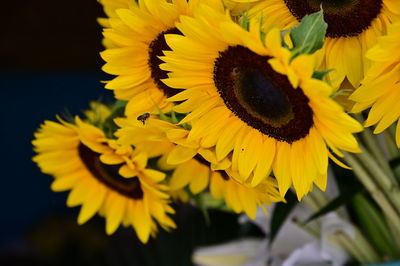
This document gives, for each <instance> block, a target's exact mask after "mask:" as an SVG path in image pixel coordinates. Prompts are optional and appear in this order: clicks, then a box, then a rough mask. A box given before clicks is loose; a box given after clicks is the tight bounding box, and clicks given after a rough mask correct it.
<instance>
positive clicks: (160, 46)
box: [148, 28, 182, 97]
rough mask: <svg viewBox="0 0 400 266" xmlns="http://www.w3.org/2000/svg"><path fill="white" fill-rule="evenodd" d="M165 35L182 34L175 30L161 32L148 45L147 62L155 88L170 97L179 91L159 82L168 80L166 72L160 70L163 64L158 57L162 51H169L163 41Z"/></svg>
mask: <svg viewBox="0 0 400 266" xmlns="http://www.w3.org/2000/svg"><path fill="white" fill-rule="evenodd" d="M165 34H179V35H182V33H181V32H180V31H179V30H178V29H177V28H172V29H169V30H166V31H163V32H161V33H160V34H159V35H158V36H157V38H155V39H154V40H153V41H152V42H151V43H150V45H149V61H148V65H149V66H150V69H151V77H152V78H153V80H154V82H155V83H156V85H157V87H158V88H159V89H160V90H161V91H162V92H163V93H164V95H165V96H167V97H171V96H174V95H175V94H177V93H178V92H179V91H178V90H176V89H173V88H170V87H168V86H167V85H165V84H164V83H163V82H162V81H161V80H162V79H166V78H168V74H167V73H168V72H167V71H164V70H162V69H160V64H162V63H164V62H163V61H162V60H161V59H160V58H158V57H159V56H163V55H164V53H163V51H171V49H170V48H169V46H168V44H167V42H166V41H165V37H164V36H165Z"/></svg>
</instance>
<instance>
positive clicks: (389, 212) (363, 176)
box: [344, 152, 400, 231]
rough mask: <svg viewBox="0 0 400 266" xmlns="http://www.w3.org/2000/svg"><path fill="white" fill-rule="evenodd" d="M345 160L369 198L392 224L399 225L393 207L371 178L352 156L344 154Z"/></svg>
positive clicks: (397, 216) (399, 219)
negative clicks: (369, 195) (370, 197)
mask: <svg viewBox="0 0 400 266" xmlns="http://www.w3.org/2000/svg"><path fill="white" fill-rule="evenodd" d="M344 154H345V159H346V161H347V162H348V164H349V165H350V166H351V167H352V168H353V171H354V173H355V174H356V176H357V177H358V179H359V180H360V182H361V183H362V184H363V185H364V187H365V188H366V189H367V190H368V192H369V193H370V194H371V196H372V197H373V198H374V200H375V201H376V203H377V204H378V205H379V206H380V207H381V209H382V211H383V212H384V213H385V215H386V216H387V217H388V219H390V220H391V222H393V223H394V224H400V217H399V214H398V213H397V212H396V210H395V209H394V208H393V206H392V205H391V204H390V202H389V201H388V199H387V198H386V197H385V195H384V194H383V193H382V191H380V190H379V188H378V187H377V186H376V185H375V183H374V181H373V180H372V178H371V177H370V176H369V174H368V172H367V171H366V170H365V169H364V167H363V166H362V164H360V163H359V162H358V161H357V159H356V158H355V157H354V155H352V154H350V153H347V152H344ZM395 229H396V230H397V231H400V228H395Z"/></svg>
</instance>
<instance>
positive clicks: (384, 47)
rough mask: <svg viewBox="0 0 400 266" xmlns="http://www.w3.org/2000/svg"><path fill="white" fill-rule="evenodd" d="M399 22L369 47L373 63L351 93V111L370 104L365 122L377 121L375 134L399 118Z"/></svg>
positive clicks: (399, 131) (399, 139)
mask: <svg viewBox="0 0 400 266" xmlns="http://www.w3.org/2000/svg"><path fill="white" fill-rule="evenodd" d="M399 51H400V22H398V23H395V24H393V25H391V26H390V27H389V31H388V35H387V36H383V37H380V38H379V41H378V44H377V45H376V46H374V47H373V48H372V49H371V50H369V51H368V53H367V57H368V58H369V59H371V60H372V61H373V62H374V64H373V65H372V67H371V69H370V71H369V72H368V73H367V76H366V77H365V79H364V80H363V81H362V85H361V87H360V88H358V89H357V90H356V91H355V92H354V93H353V94H352V95H351V97H350V99H351V100H353V101H355V102H356V104H355V106H354V107H353V111H354V112H360V111H362V110H365V109H367V108H369V107H371V106H372V108H371V110H370V111H369V115H368V119H367V121H366V123H365V126H367V127H369V126H372V125H375V124H377V126H376V128H375V131H374V133H376V134H378V133H381V132H382V131H384V130H385V129H386V128H387V127H389V126H390V125H391V124H393V123H394V122H395V121H396V120H399V118H400V108H396V107H395V106H397V104H398V102H399V101H400V53H399ZM396 143H397V146H398V147H400V126H399V123H397V129H396Z"/></svg>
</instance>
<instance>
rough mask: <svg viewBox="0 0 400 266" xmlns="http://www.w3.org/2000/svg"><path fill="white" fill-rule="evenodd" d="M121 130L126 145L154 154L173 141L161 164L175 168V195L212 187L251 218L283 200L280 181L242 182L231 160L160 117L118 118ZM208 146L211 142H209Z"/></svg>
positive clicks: (171, 184)
mask: <svg viewBox="0 0 400 266" xmlns="http://www.w3.org/2000/svg"><path fill="white" fill-rule="evenodd" d="M116 122H117V124H118V125H119V126H121V129H120V130H118V131H117V132H116V135H117V136H118V137H119V139H118V140H119V142H121V143H123V144H124V145H127V144H129V145H135V146H136V145H138V144H140V143H149V141H152V142H153V143H154V144H153V145H144V147H142V148H141V149H143V150H146V149H147V150H148V153H153V154H154V149H156V147H157V146H158V147H162V146H165V143H166V142H169V143H170V148H169V149H168V150H166V149H163V150H164V153H163V154H161V152H160V153H159V154H160V155H161V156H160V157H159V160H158V167H159V168H160V169H163V170H164V171H171V172H172V174H171V177H170V178H169V180H168V182H167V184H168V187H169V190H170V191H171V192H172V193H173V194H174V193H175V194H176V193H177V192H179V191H182V189H183V188H185V187H188V188H189V190H190V191H191V193H193V194H198V193H200V192H203V191H204V190H206V189H207V188H210V192H211V194H212V195H213V196H214V197H215V198H217V199H224V201H225V203H226V205H227V206H228V207H229V208H231V209H232V210H233V211H235V212H236V213H242V212H245V213H246V214H247V215H248V216H249V217H250V218H253V219H254V218H255V216H256V210H257V206H260V207H261V208H263V209H264V210H265V208H264V205H265V204H266V205H270V204H271V203H272V202H278V201H282V197H281V195H280V194H279V192H278V189H277V183H276V180H274V179H273V178H271V177H267V176H266V177H265V180H263V182H262V183H261V184H259V185H257V186H255V187H250V186H247V185H245V184H241V183H240V182H239V181H238V179H237V176H238V173H237V172H235V171H232V169H231V168H230V161H229V160H227V159H226V158H225V160H222V161H217V160H216V155H215V149H214V148H212V149H208V148H206V147H205V146H204V144H207V143H203V145H202V144H201V143H200V142H199V141H188V136H189V134H190V133H189V131H188V130H186V129H184V128H181V127H179V126H177V125H174V124H172V123H170V122H167V121H163V120H160V119H159V118H157V117H151V118H149V119H148V120H147V121H146V122H145V123H142V122H138V121H135V120H131V119H122V118H120V119H117V120H116ZM206 146H207V145H206Z"/></svg>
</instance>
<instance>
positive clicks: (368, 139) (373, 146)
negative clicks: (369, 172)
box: [355, 114, 397, 184]
mask: <svg viewBox="0 0 400 266" xmlns="http://www.w3.org/2000/svg"><path fill="white" fill-rule="evenodd" d="M355 117H356V118H357V120H358V121H359V122H361V123H364V119H363V117H362V115H361V114H357V115H355ZM361 137H362V139H363V140H364V142H365V144H366V146H367V148H368V150H369V151H370V152H371V153H372V155H373V156H374V157H375V160H376V161H377V162H378V164H379V165H380V166H381V167H382V169H383V171H384V172H385V173H386V175H387V176H388V177H389V178H390V179H391V181H392V182H393V183H394V184H397V180H396V178H395V177H394V175H393V172H392V169H391V168H390V165H389V163H388V161H387V160H386V158H385V153H384V152H383V151H382V148H381V147H380V145H379V143H378V140H377V138H376V136H374V135H373V133H372V131H371V129H369V128H365V129H364V130H363V131H362V132H361ZM364 150H365V149H364Z"/></svg>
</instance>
